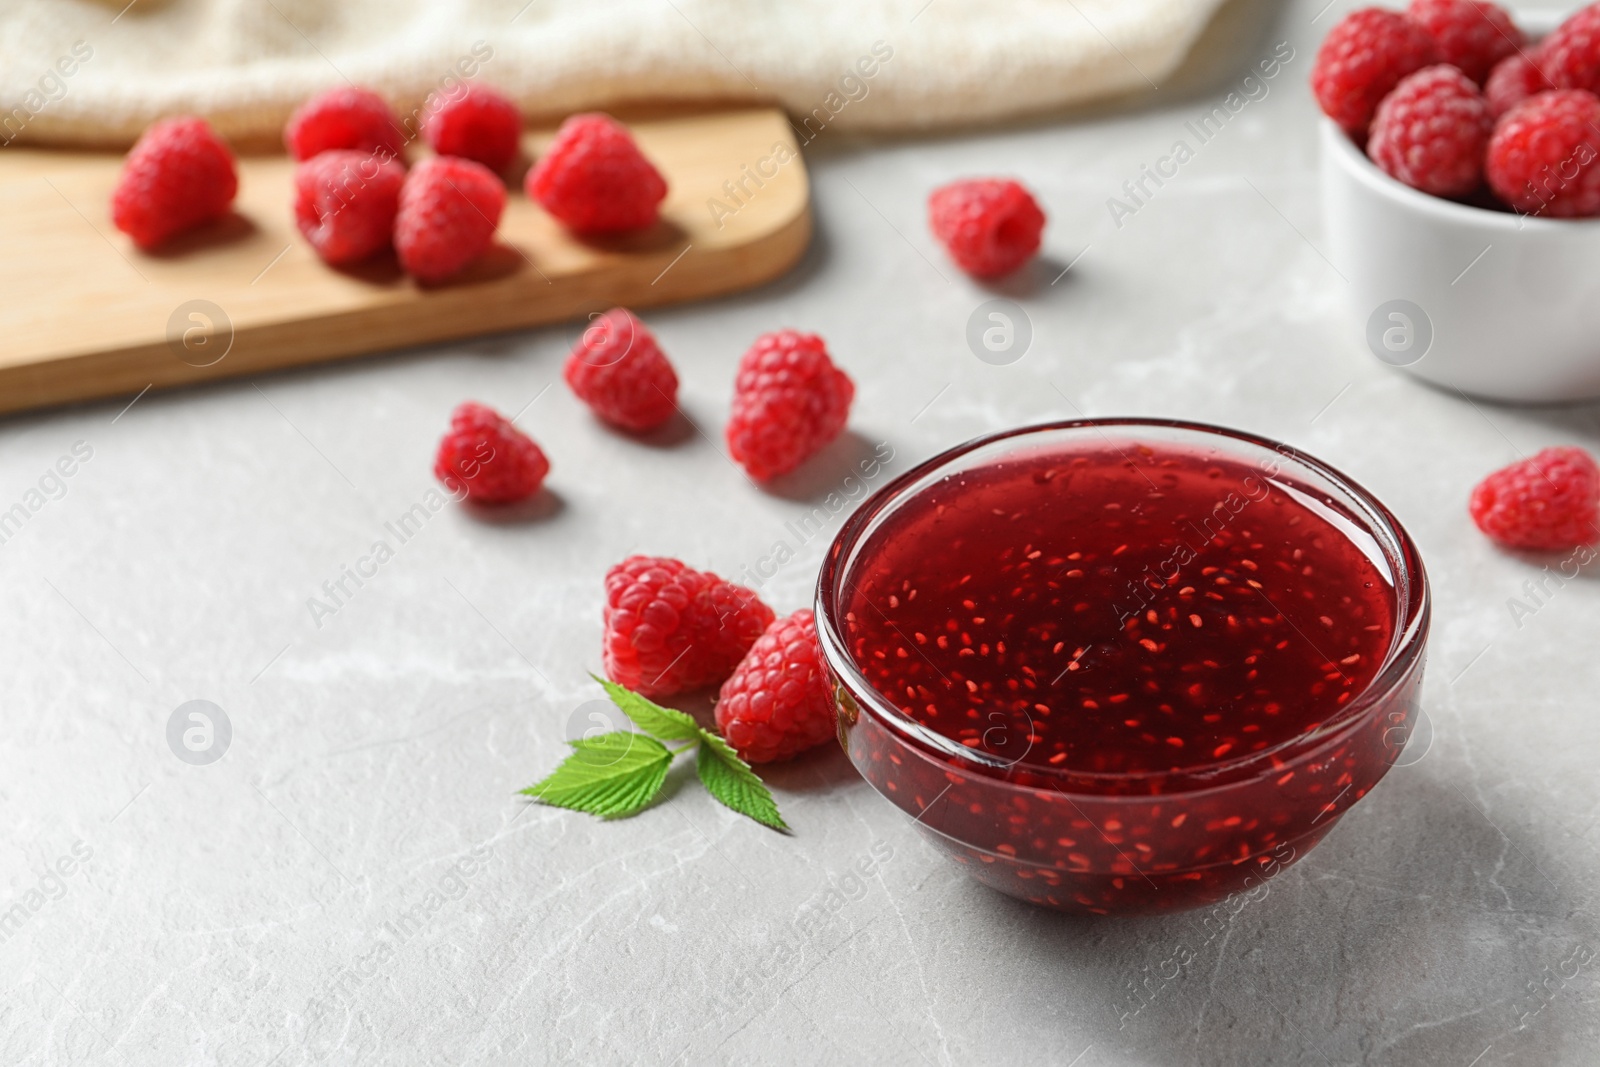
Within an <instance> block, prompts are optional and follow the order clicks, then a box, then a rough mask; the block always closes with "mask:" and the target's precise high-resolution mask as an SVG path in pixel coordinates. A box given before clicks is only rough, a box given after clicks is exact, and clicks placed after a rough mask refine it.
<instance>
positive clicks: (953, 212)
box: [928, 178, 1044, 278]
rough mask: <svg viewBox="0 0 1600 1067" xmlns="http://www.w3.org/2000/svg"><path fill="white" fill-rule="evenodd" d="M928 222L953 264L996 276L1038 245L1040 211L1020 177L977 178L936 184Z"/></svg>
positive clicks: (1028, 255)
mask: <svg viewBox="0 0 1600 1067" xmlns="http://www.w3.org/2000/svg"><path fill="white" fill-rule="evenodd" d="M928 227H929V228H930V229H932V230H933V235H934V236H935V237H937V238H938V239H939V243H940V244H942V245H944V247H945V250H946V251H947V252H949V253H950V258H951V259H953V260H955V261H956V266H958V267H960V268H961V269H962V270H964V271H966V272H967V273H968V274H972V275H975V276H976V277H979V278H998V277H1000V276H1001V275H1002V274H1010V273H1011V272H1012V271H1014V270H1016V269H1017V268H1018V267H1020V266H1022V265H1023V264H1024V263H1026V262H1028V260H1030V259H1032V258H1033V254H1034V253H1035V252H1037V251H1039V235H1040V234H1041V233H1043V232H1044V212H1043V211H1040V210H1039V205H1038V203H1037V202H1036V201H1035V200H1034V199H1033V195H1032V194H1031V193H1029V192H1028V190H1027V189H1025V188H1023V187H1022V185H1021V183H1019V182H1014V181H1012V180H1011V179H1009V178H977V179H972V180H969V181H959V182H951V183H950V184H949V185H944V186H940V187H939V188H937V189H935V190H934V191H933V193H932V194H931V195H930V196H929V197H928Z"/></svg>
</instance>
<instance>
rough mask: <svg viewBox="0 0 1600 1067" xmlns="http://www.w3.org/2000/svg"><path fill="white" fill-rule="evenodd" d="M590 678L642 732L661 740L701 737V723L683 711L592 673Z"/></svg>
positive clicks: (695, 738) (692, 739) (691, 739)
mask: <svg viewBox="0 0 1600 1067" xmlns="http://www.w3.org/2000/svg"><path fill="white" fill-rule="evenodd" d="M589 677H591V678H593V679H594V680H595V681H597V682H599V683H600V684H601V685H602V686H603V687H605V691H606V695H607V696H609V697H610V698H611V701H612V703H614V704H616V706H617V707H619V708H621V709H622V713H623V714H624V715H626V716H627V717H628V718H630V719H632V720H633V722H634V725H636V726H638V727H639V729H641V730H643V731H644V732H645V733H647V734H650V735H652V736H654V737H659V738H660V739H661V740H663V741H697V740H699V739H700V737H701V736H702V733H703V731H702V730H701V729H700V725H699V724H698V723H696V722H695V721H694V719H693V718H691V717H690V716H688V715H685V714H684V713H683V712H681V711H677V710H676V709H673V708H664V707H662V706H661V705H660V704H657V703H656V702H655V701H653V700H648V699H646V698H645V697H642V696H640V695H639V694H638V693H635V692H634V691H633V690H631V689H624V688H623V687H622V686H620V685H618V684H617V683H616V682H609V681H607V680H606V679H604V678H601V677H598V676H597V675H593V674H591V675H589Z"/></svg>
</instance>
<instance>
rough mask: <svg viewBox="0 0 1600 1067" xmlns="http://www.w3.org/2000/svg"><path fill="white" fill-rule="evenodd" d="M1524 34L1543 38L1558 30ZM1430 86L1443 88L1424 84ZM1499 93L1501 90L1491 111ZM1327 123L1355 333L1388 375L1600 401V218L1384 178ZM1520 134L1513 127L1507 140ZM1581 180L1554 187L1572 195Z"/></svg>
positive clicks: (1331, 241) (1328, 161)
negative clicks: (1462, 196)
mask: <svg viewBox="0 0 1600 1067" xmlns="http://www.w3.org/2000/svg"><path fill="white" fill-rule="evenodd" d="M1519 21H1521V22H1522V24H1523V26H1524V28H1525V29H1527V30H1528V31H1529V32H1530V36H1533V37H1538V36H1540V35H1542V34H1543V33H1545V32H1546V31H1549V30H1552V29H1554V27H1555V22H1556V20H1555V19H1553V18H1548V17H1546V18H1539V17H1537V16H1534V15H1529V16H1526V17H1522V18H1520V19H1519ZM1512 58H1513V59H1514V58H1515V57H1512ZM1507 73H1508V74H1510V73H1515V72H1514V71H1508V72H1507ZM1426 76H1434V77H1437V75H1427V74H1426V72H1425V73H1424V75H1418V76H1415V77H1418V78H1419V79H1425V77H1426ZM1496 91H1497V90H1496V85H1495V81H1494V79H1491V81H1490V86H1489V98H1490V100H1491V104H1492V102H1493V100H1494V98H1495V96H1496ZM1396 93H1397V95H1403V94H1401V92H1400V90H1397V91H1396ZM1547 95H1550V96H1553V97H1554V96H1559V94H1547ZM1560 103H1561V101H1559V100H1553V101H1545V106H1546V108H1547V109H1548V108H1553V107H1556V106H1557V105H1558V104H1560ZM1320 121H1321V124H1322V129H1321V142H1322V144H1321V155H1322V167H1321V172H1322V174H1321V180H1322V215H1323V226H1324V229H1325V232H1326V233H1327V251H1328V256H1329V259H1330V260H1331V262H1332V264H1333V266H1334V267H1335V269H1336V270H1337V271H1338V273H1339V276H1340V277H1341V278H1342V279H1343V281H1344V282H1345V283H1346V284H1345V285H1344V289H1345V295H1346V299H1347V310H1348V313H1349V318H1348V320H1347V322H1348V326H1347V329H1348V331H1349V333H1350V334H1352V335H1353V336H1354V337H1355V338H1356V339H1357V340H1358V343H1360V344H1362V345H1363V347H1365V348H1367V349H1369V350H1370V351H1371V352H1372V353H1373V355H1374V356H1376V357H1377V358H1378V359H1380V360H1382V361H1383V362H1384V363H1387V364H1389V365H1390V366H1394V367H1398V368H1400V369H1401V370H1404V371H1405V372H1406V373H1408V374H1411V375H1414V376H1416V377H1417V378H1420V379H1422V380H1424V381H1427V382H1429V383H1431V384H1434V385H1437V386H1441V387H1443V388H1446V389H1449V390H1459V391H1461V392H1463V393H1467V394H1469V395H1473V396H1479V397H1485V398H1489V399H1494V400H1506V401H1516V402H1530V403H1545V402H1556V401H1575V400H1583V399H1589V398H1594V397H1600V276H1597V275H1596V273H1595V271H1594V270H1593V264H1594V262H1595V261H1596V259H1597V257H1600V218H1566V217H1555V216H1556V214H1557V213H1558V212H1561V211H1566V210H1568V209H1567V208H1566V207H1565V206H1563V204H1562V203H1561V202H1559V201H1558V200H1557V199H1556V198H1555V197H1554V196H1553V194H1551V193H1549V192H1548V190H1547V191H1546V193H1545V194H1544V200H1545V201H1550V203H1549V204H1548V205H1546V204H1545V203H1544V201H1540V202H1539V206H1538V207H1535V209H1534V210H1532V211H1531V212H1530V211H1527V210H1523V211H1516V210H1510V209H1504V210H1502V209H1499V208H1496V207H1488V206H1480V204H1479V203H1478V202H1477V201H1476V200H1469V201H1466V202H1463V201H1458V200H1448V199H1443V198H1442V197H1441V196H1435V195H1430V194H1429V193H1427V192H1423V191H1421V190H1419V189H1414V188H1411V187H1410V186H1408V185H1406V184H1404V183H1402V182H1401V181H1399V180H1396V179H1395V178H1394V177H1391V176H1390V175H1389V174H1387V173H1385V172H1384V171H1383V170H1382V169H1380V167H1379V166H1378V165H1376V164H1375V163H1373V161H1372V160H1371V159H1369V158H1368V156H1367V154H1366V153H1365V152H1363V150H1362V148H1361V146H1360V145H1358V144H1357V143H1356V142H1355V141H1353V140H1352V139H1351V137H1350V135H1349V134H1348V133H1347V132H1346V131H1345V130H1344V129H1342V128H1341V127H1340V125H1339V124H1338V123H1336V122H1335V121H1334V120H1333V119H1330V118H1327V117H1324V118H1322V119H1321V120H1320ZM1513 132H1514V131H1511V130H1510V129H1509V128H1508V125H1507V123H1505V122H1504V121H1502V123H1501V124H1500V127H1499V128H1498V132H1497V134H1496V136H1500V137H1509V136H1511V135H1512V133H1513ZM1374 139H1375V140H1376V141H1377V142H1378V143H1377V145H1376V151H1377V154H1378V155H1379V156H1380V158H1383V159H1385V160H1391V157H1393V159H1401V158H1405V159H1410V160H1411V161H1413V162H1415V161H1416V160H1418V159H1420V158H1421V156H1419V155H1418V154H1417V153H1416V151H1413V148H1414V147H1415V146H1411V147H1407V146H1404V145H1399V146H1395V145H1389V144H1387V142H1386V141H1385V140H1384V139H1383V138H1382V137H1380V136H1378V135H1377V134H1375V135H1374ZM1558 165H1559V164H1558ZM1390 166H1391V169H1395V170H1397V171H1398V172H1399V173H1402V174H1404V173H1407V172H1406V171H1405V169H1404V168H1403V167H1399V166H1398V165H1397V164H1396V163H1394V162H1393V161H1392V160H1391V162H1390ZM1591 169H1592V168H1591ZM1489 170H1490V172H1491V173H1490V175H1489V179H1490V182H1491V184H1492V183H1494V182H1495V181H1498V182H1499V187H1505V186H1506V183H1507V181H1508V180H1509V179H1508V178H1507V177H1506V176H1505V175H1504V174H1501V173H1499V171H1498V170H1497V169H1496V166H1495V164H1494V160H1493V157H1491V164H1490V168H1489ZM1573 177H1574V176H1573V175H1570V174H1569V175H1567V178H1566V179H1563V180H1562V181H1557V180H1556V179H1555V178H1552V179H1551V181H1552V182H1554V183H1555V184H1556V185H1560V186H1561V187H1562V188H1565V185H1563V184H1562V182H1565V183H1566V184H1568V185H1570V184H1572V182H1570V181H1568V180H1567V179H1571V178H1573ZM1441 180H1442V179H1441ZM1421 184H1424V185H1426V184H1427V183H1426V182H1421ZM1572 192H1573V195H1574V196H1576V195H1577V194H1578V193H1579V192H1583V190H1577V189H1574V190H1573V191H1572ZM1485 195H1486V194H1485Z"/></svg>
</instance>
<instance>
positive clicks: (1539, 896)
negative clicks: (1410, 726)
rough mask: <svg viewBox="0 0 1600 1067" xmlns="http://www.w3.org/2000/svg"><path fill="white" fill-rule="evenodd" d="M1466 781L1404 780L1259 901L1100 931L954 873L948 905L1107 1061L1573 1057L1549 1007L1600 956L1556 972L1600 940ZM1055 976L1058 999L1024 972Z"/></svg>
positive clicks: (1581, 982) (1536, 850)
mask: <svg viewBox="0 0 1600 1067" xmlns="http://www.w3.org/2000/svg"><path fill="white" fill-rule="evenodd" d="M1452 769H1453V768H1452ZM1472 788H1473V787H1470V786H1469V787H1468V789H1467V790H1463V789H1459V788H1457V787H1455V786H1453V785H1450V784H1445V783H1443V782H1442V781H1441V776H1440V774H1439V772H1438V768H1437V767H1436V768H1435V769H1434V777H1429V776H1428V774H1427V773H1425V772H1420V771H1418V769H1417V768H1416V767H1407V768H1397V769H1396V770H1395V771H1394V772H1393V773H1392V774H1391V775H1390V777H1389V779H1388V780H1387V781H1386V783H1385V784H1384V785H1383V786H1382V787H1381V788H1380V789H1379V790H1378V792H1377V794H1376V795H1375V796H1373V797H1370V798H1369V799H1368V800H1367V802H1366V804H1364V805H1361V806H1359V807H1357V808H1356V809H1354V810H1353V811H1352V812H1351V813H1350V814H1348V815H1347V816H1346V817H1345V819H1344V820H1343V825H1342V826H1340V827H1337V828H1336V829H1335V830H1334V832H1333V833H1332V834H1331V835H1330V836H1329V837H1328V839H1327V840H1326V841H1324V842H1323V843H1322V845H1321V846H1320V847H1318V848H1317V849H1315V850H1313V851H1312V852H1310V853H1308V854H1307V855H1306V856H1305V857H1303V858H1302V859H1301V861H1300V862H1299V863H1298V864H1296V865H1295V866H1294V867H1291V868H1289V870H1288V871H1287V872H1286V873H1285V874H1283V875H1282V876H1280V877H1279V878H1277V879H1275V880H1274V881H1272V882H1270V883H1268V885H1269V887H1270V891H1269V892H1268V893H1267V894H1266V896H1264V897H1262V898H1260V899H1258V900H1256V901H1249V900H1240V901H1238V902H1234V903H1231V904H1230V903H1229V902H1224V904H1221V905H1217V906H1215V907H1213V908H1211V909H1202V910H1199V911H1191V912H1183V913H1177V914H1174V915H1171V916H1160V917H1148V918H1138V919H1124V920H1114V919H1113V920H1106V919H1098V918H1091V917H1077V916H1068V915H1062V914H1058V913H1054V912H1049V911H1044V910H1042V909H1039V908H1035V907H1032V906H1030V905H1027V904H1023V903H1021V902H1019V901H1015V900H1012V899H1010V898H1008V897H1005V896H1002V895H1000V894H998V893H995V892H992V891H990V890H987V889H985V888H984V887H982V886H980V885H978V884H977V883H976V882H969V881H966V880H963V881H962V882H961V883H960V884H961V888H960V889H958V890H956V892H958V893H959V894H961V897H960V899H959V900H958V901H956V902H952V903H953V906H954V907H957V908H960V909H962V910H963V911H966V910H968V909H970V912H971V913H976V914H978V915H982V916H984V918H982V919H980V920H979V925H980V926H983V927H987V928H989V929H997V930H1003V931H1005V932H1006V936H1005V941H1006V945H1007V951H1008V952H1013V953H1016V954H1018V955H1019V956H1020V957H1021V958H1020V959H1019V960H1018V961H1017V965H1016V969H1015V973H1016V974H1018V976H1019V980H1018V983H1017V987H1018V988H1020V989H1028V988H1030V986H1038V988H1037V989H1033V990H1032V991H1031V992H1028V993H1027V994H1026V996H1028V997H1038V998H1039V1004H1038V1005H1033V1004H1026V1003H1019V1004H1015V1005H1012V1006H1011V1007H1010V1008H1008V1010H1011V1011H1019V1012H1027V1011H1034V1010H1035V1009H1037V1011H1036V1013H1035V1014H1034V1015H1033V1016H1032V1017H1033V1018H1036V1019H1038V1018H1049V1017H1052V1016H1054V1017H1061V1018H1070V1019H1071V1020H1072V1025H1073V1028H1074V1032H1073V1033H1072V1034H1071V1035H1070V1040H1071V1042H1073V1043H1076V1044H1080V1045H1081V1044H1082V1043H1083V1039H1084V1036H1085V1034H1084V1031H1085V1030H1087V1031H1088V1036H1089V1037H1090V1038H1091V1039H1092V1040H1093V1042H1094V1045H1095V1046H1096V1047H1099V1048H1101V1049H1102V1050H1103V1053H1104V1054H1105V1059H1106V1061H1107V1062H1111V1061H1113V1060H1116V1053H1117V1052H1120V1053H1121V1054H1123V1055H1126V1056H1129V1057H1131V1058H1132V1059H1134V1060H1137V1061H1138V1062H1144V1063H1150V1064H1160V1065H1167V1064H1171V1065H1173V1067H1176V1065H1179V1064H1184V1065H1190V1064H1196V1063H1200V1064H1219V1065H1220V1064H1230V1065H1231V1064H1236V1063H1274V1064H1292V1063H1307V1064H1346V1063H1405V1064H1434V1063H1439V1064H1454V1065H1461V1067H1464V1065H1466V1064H1469V1063H1472V1062H1475V1061H1474V1057H1477V1056H1479V1055H1480V1054H1481V1053H1482V1052H1483V1051H1484V1049H1485V1047H1486V1046H1489V1045H1493V1046H1494V1048H1495V1049H1496V1051H1497V1053H1498V1054H1499V1056H1504V1055H1507V1054H1511V1053H1516V1054H1517V1055H1520V1056H1522V1057H1527V1058H1526V1059H1518V1058H1517V1057H1516V1055H1514V1056H1513V1057H1512V1060H1508V1061H1502V1059H1501V1058H1499V1056H1497V1057H1496V1058H1495V1059H1493V1060H1492V1062H1496V1063H1499V1062H1529V1063H1533V1062H1538V1063H1565V1062H1577V1061H1578V1060H1579V1059H1582V1058H1583V1057H1582V1056H1580V1055H1579V1050H1578V1044H1579V1043H1580V1042H1581V1040H1582V1038H1581V1034H1580V1033H1578V1032H1577V1031H1580V1030H1581V1029H1582V1028H1581V1027H1573V1026H1570V1025H1569V1026H1565V1027H1564V1026H1563V1024H1562V1020H1561V1018H1559V1016H1560V1014H1561V1011H1560V1008H1561V1006H1562V1005H1561V1001H1562V1000H1563V998H1564V999H1565V1000H1566V1005H1565V1006H1566V1007H1567V1009H1568V1010H1569V1011H1570V1010H1572V1009H1573V1008H1574V1007H1576V1006H1577V1005H1579V1004H1581V1002H1582V998H1583V997H1584V996H1585V995H1586V994H1585V993H1583V990H1584V989H1586V988H1587V986H1588V983H1589V982H1590V981H1591V978H1592V975H1591V973H1590V972H1591V971H1592V970H1593V969H1594V967H1596V966H1597V964H1596V963H1593V962H1591V963H1589V964H1588V965H1587V967H1585V968H1583V969H1582V973H1580V974H1579V975H1578V976H1577V977H1576V978H1575V979H1567V980H1563V979H1562V978H1560V977H1559V976H1557V972H1560V971H1568V972H1570V971H1571V970H1572V969H1573V963H1572V962H1570V961H1572V960H1573V958H1574V954H1575V953H1580V955H1578V957H1577V958H1578V959H1581V958H1583V957H1582V955H1581V953H1582V950H1584V949H1588V950H1589V952H1590V954H1591V955H1593V954H1594V950H1596V949H1600V933H1597V928H1596V923H1595V922H1594V920H1593V918H1592V917H1590V916H1586V915H1584V914H1583V909H1584V907H1585V905H1584V902H1583V901H1581V900H1579V899H1576V898H1575V897H1574V896H1572V895H1570V894H1572V893H1573V892H1574V891H1575V890H1577V889H1578V888H1580V887H1576V886H1572V885H1565V884H1561V881H1562V879H1563V877H1564V876H1563V873H1562V872H1561V870H1560V869H1559V868H1558V867H1556V866H1555V864H1554V863H1553V862H1552V856H1551V855H1550V854H1549V852H1548V850H1547V849H1546V847H1545V845H1544V843H1543V842H1541V841H1539V840H1538V839H1536V838H1535V837H1534V836H1533V834H1532V833H1531V832H1530V831H1529V830H1528V829H1527V827H1530V826H1532V825H1534V819H1535V817H1536V815H1535V813H1531V812H1529V811H1526V810H1521V809H1520V808H1519V806H1518V805H1515V804H1511V803H1506V802H1505V801H1504V800H1503V799H1502V801H1501V802H1500V803H1498V804H1496V806H1495V808H1494V809H1493V810H1492V811H1491V812H1489V813H1487V814H1486V813H1485V812H1484V810H1483V806H1482V802H1481V801H1478V800H1476V799H1474V798H1472V797H1471V796H1469V793H1470V792H1471V791H1472ZM1491 819H1492V821H1491ZM1544 821H1545V824H1546V825H1549V820H1548V819H1546V820H1544ZM930 862H931V860H930ZM1052 973H1055V974H1058V975H1060V977H1061V979H1062V980H1061V982H1060V983H1059V987H1058V988H1052V983H1050V982H1049V981H1048V979H1046V980H1045V981H1044V982H1035V981H1033V978H1032V977H1031V976H1041V975H1042V976H1048V975H1050V974H1052ZM1024 975H1027V976H1030V978H1029V983H1028V984H1024V982H1023V981H1022V980H1021V976H1024ZM1540 982H1543V983H1544V984H1543V986H1536V985H1535V984H1536V983H1540ZM1086 988H1090V989H1093V990H1095V991H1096V993H1097V994H1098V996H1097V997H1096V998H1095V999H1094V1000H1093V1001H1092V1002H1089V1003H1085V1002H1084V1001H1083V990H1084V989H1086ZM1535 988H1544V989H1545V990H1547V991H1546V992H1545V993H1543V994H1537V993H1535V992H1534V991H1533V990H1534V989H1535ZM1563 989H1564V990H1565V991H1564V992H1563ZM1065 991H1071V993H1072V995H1073V996H1075V997H1076V998H1077V1003H1076V1004H1075V1005H1074V1011H1073V1012H1070V1013H1065V1014H1063V1013H1060V1012H1058V1011H1057V1008H1056V1004H1055V1003H1054V1002H1055V1001H1057V1000H1059V998H1060V997H1061V995H1062V994H1063V992H1065ZM1519 1027H1520V1028H1519ZM1068 1036H1069V1035H1065V1034H1064V1035H1063V1039H1064V1040H1066V1039H1067V1038H1068Z"/></svg>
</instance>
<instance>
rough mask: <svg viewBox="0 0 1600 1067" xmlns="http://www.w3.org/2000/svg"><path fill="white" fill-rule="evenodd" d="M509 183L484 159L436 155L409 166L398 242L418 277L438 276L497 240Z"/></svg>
mask: <svg viewBox="0 0 1600 1067" xmlns="http://www.w3.org/2000/svg"><path fill="white" fill-rule="evenodd" d="M505 206H506V187H505V186H504V185H501V184H500V179H499V178H496V177H495V176H494V172H493V171H491V170H490V169H489V168H488V167H486V166H484V165H483V164H482V163H474V162H473V161H472V160H470V159H457V158H455V157H452V156H435V157H433V158H432V159H425V160H423V161H422V162H421V163H418V164H417V165H416V166H415V167H412V168H411V173H409V174H407V175H406V180H405V184H404V185H402V186H401V187H400V209H399V212H398V213H397V214H396V215H395V218H394V248H395V251H396V252H398V253H399V254H400V265H401V266H402V267H404V268H405V269H406V273H407V274H410V275H411V276H412V277H414V278H416V279H417V280H418V281H420V282H439V281H443V280H444V279H446V278H448V277H450V276H451V275H452V274H455V273H457V272H459V271H460V270H462V269H463V268H464V267H466V266H467V265H468V264H469V263H471V262H472V261H473V260H475V259H477V258H478V257H479V256H481V255H483V253H484V250H485V249H487V248H488V247H489V244H490V243H491V242H492V241H493V240H494V229H495V227H496V226H498V225H499V224H500V212H501V211H503V210H504V209H505Z"/></svg>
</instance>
